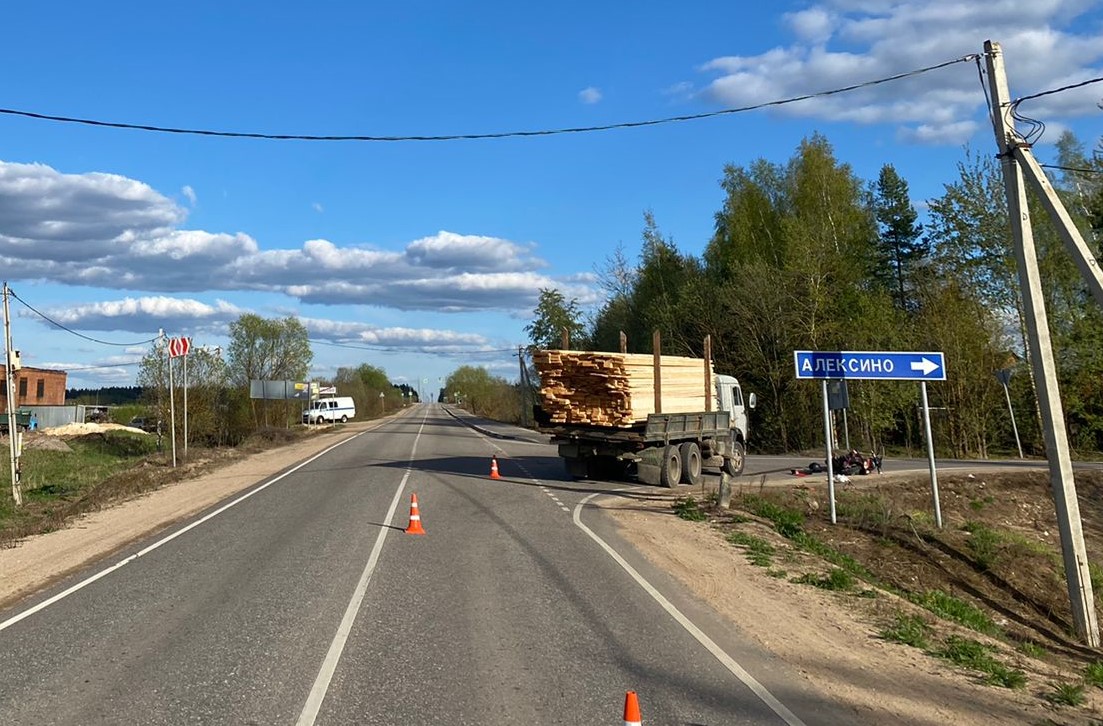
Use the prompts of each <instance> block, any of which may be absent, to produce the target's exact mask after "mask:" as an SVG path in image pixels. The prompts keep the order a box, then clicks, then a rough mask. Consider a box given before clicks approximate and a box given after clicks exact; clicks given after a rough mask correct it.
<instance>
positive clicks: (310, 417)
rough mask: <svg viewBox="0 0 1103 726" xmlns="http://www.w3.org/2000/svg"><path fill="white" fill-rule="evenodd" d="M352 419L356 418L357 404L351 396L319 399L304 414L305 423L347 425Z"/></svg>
mask: <svg viewBox="0 0 1103 726" xmlns="http://www.w3.org/2000/svg"><path fill="white" fill-rule="evenodd" d="M350 418H356V404H355V403H353V402H352V397H350V396H336V397H334V398H319V399H318V400H316V401H311V402H310V408H308V409H306V411H304V412H303V423H315V424H320V423H327V422H328V423H335V422H337V421H340V422H341V423H345V422H346V421H348V420H349V419H350Z"/></svg>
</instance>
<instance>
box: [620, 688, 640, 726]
mask: <svg viewBox="0 0 1103 726" xmlns="http://www.w3.org/2000/svg"><path fill="white" fill-rule="evenodd" d="M624 726H643V721H642V720H640V701H639V699H638V698H636V692H635V691H628V692H627V693H626V694H624Z"/></svg>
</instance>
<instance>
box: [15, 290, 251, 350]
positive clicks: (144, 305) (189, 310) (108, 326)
mask: <svg viewBox="0 0 1103 726" xmlns="http://www.w3.org/2000/svg"><path fill="white" fill-rule="evenodd" d="M43 312H44V313H45V315H46V316H47V317H49V318H50V319H51V320H55V321H57V322H59V323H61V324H62V325H64V326H66V327H68V328H78V329H80V330H102V331H128V332H134V333H141V334H148V333H150V332H151V331H154V332H155V331H157V329H158V328H165V329H167V330H192V331H194V330H210V329H216V330H222V329H224V328H225V326H227V325H228V324H229V323H230V322H232V321H234V320H236V319H237V318H239V317H241V315H242V314H243V313H245V312H247V311H246V310H244V309H242V308H240V307H238V306H236V305H233V304H231V303H228V302H226V301H224V300H216V301H215V302H214V304H207V303H204V302H200V301H198V300H191V299H186V298H174V297H165V296H152V297H138V298H132V297H127V298H123V299H122V300H107V301H102V302H92V303H83V304H77V305H67V306H65V307H63V308H57V309H51V308H47V309H46V310H43ZM25 317H31V314H30V313H27V314H26V315H25ZM128 352H129V351H128Z"/></svg>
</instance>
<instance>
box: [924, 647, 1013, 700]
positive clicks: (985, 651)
mask: <svg viewBox="0 0 1103 726" xmlns="http://www.w3.org/2000/svg"><path fill="white" fill-rule="evenodd" d="M929 652H930V653H931V654H932V655H935V656H938V657H939V658H943V659H945V660H948V661H950V662H951V663H954V664H955V665H959V666H962V667H963V668H968V669H970V670H973V671H977V672H979V673H982V674H984V676H985V680H986V681H987V682H988V683H990V684H992V685H996V686H1002V687H1003V688H1022V687H1023V686H1024V685H1026V674H1025V673H1023V672H1022V671H1020V670H1018V669H1016V668H1010V667H1008V666H1007V665H1005V664H1004V663H1001V662H1000V661H998V660H996V658H994V657H993V656H992V648H990V647H989V646H987V645H985V644H984V643H981V642H980V641H977V640H972V639H970V638H962V637H960V636H957V635H951V636H949V637H947V638H946V640H945V641H944V643H943V644H942V646H941V647H939V648H935V649H934V650H931V651H929Z"/></svg>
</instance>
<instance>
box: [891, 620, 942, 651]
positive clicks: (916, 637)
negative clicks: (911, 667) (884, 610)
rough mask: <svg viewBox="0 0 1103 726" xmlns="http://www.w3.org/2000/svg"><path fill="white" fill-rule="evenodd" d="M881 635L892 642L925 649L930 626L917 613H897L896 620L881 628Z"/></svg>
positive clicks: (928, 639) (929, 634) (928, 640)
mask: <svg viewBox="0 0 1103 726" xmlns="http://www.w3.org/2000/svg"><path fill="white" fill-rule="evenodd" d="M881 637H882V638H884V639H885V640H891V641H892V642H894V643H900V644H902V645H910V646H911V647H913V648H920V649H922V650H926V649H927V648H928V646H929V645H930V637H931V626H930V625H929V624H928V623H927V621H926V620H924V619H923V618H921V617H919V616H918V615H904V614H902V613H901V614H897V616H896V620H895V621H894V622H893V623H892V624H891V625H889V626H887V627H885V628H884V629H882V630H881Z"/></svg>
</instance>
